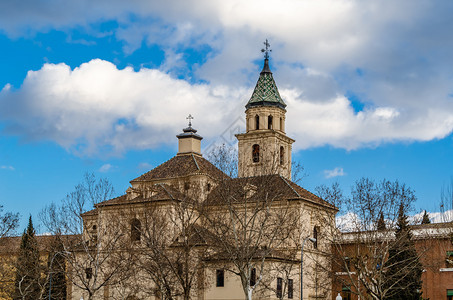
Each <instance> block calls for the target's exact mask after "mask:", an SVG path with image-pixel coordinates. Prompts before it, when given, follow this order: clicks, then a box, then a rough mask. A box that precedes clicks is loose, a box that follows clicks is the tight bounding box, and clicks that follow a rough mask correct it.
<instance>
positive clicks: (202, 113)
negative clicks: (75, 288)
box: [0, 0, 453, 227]
mask: <svg viewBox="0 0 453 300" xmlns="http://www.w3.org/2000/svg"><path fill="white" fill-rule="evenodd" d="M452 13H453V3H452V2H451V1H409V0H408V1H398V2H396V3H392V5H391V6H390V5H386V4H385V3H383V2H374V1H373V2H372V1H368V2H363V1H352V0H343V1H333V0H331V1H329V0H321V1H315V2H313V1H291V0H288V1H283V2H282V1H247V2H245V1H196V0H188V1H183V2H182V1H165V2H164V1H139V0H137V1H127V2H124V1H112V0H110V1H95V2H93V1H88V0H80V1H71V2H69V3H68V2H67V1H57V0H53V1H52V0H51V1H35V0H33V1H32V0H22V1H13V0H5V1H1V3H0V204H1V205H3V206H4V208H5V210H8V211H14V212H20V214H21V216H22V223H21V224H22V227H23V226H25V222H26V219H27V217H28V215H29V214H32V215H33V217H34V218H37V214H38V212H39V211H40V210H41V209H42V208H43V207H44V205H46V204H49V203H51V202H55V201H59V200H60V199H62V198H63V197H64V196H65V194H66V193H68V192H70V191H71V190H72V189H73V187H74V185H76V184H77V183H78V182H80V181H81V179H82V176H83V174H84V173H85V172H94V173H96V174H97V175H98V176H102V177H107V178H108V179H110V180H111V181H112V182H113V184H114V186H115V189H116V193H117V194H118V195H119V194H121V193H123V192H124V191H125V190H126V189H127V187H128V182H129V180H131V179H133V178H135V177H137V176H139V175H140V174H142V173H144V172H146V171H148V170H149V169H151V168H153V167H155V166H157V165H159V164H160V163H162V162H164V161H165V160H167V159H169V158H171V157H172V156H173V155H175V153H176V151H177V140H176V137H175V135H176V134H178V133H180V131H181V129H182V128H183V127H185V126H186V119H185V118H186V116H187V115H188V114H189V113H191V114H192V115H194V116H195V119H194V121H193V124H194V126H195V127H196V128H197V129H198V130H199V133H200V134H201V135H202V136H203V137H204V140H203V149H206V148H209V145H211V144H212V143H215V142H218V141H224V139H225V138H226V141H227V142H229V143H233V142H234V140H232V139H231V138H230V134H229V132H230V131H236V130H237V128H238V127H239V128H243V117H244V105H245V104H246V102H247V100H248V98H249V97H250V95H251V92H252V90H253V87H254V85H255V83H256V80H257V78H258V75H259V71H260V70H261V67H262V54H261V52H260V49H261V48H262V46H263V44H262V42H263V41H264V40H265V39H266V38H267V39H269V41H270V43H271V48H272V50H273V51H272V53H271V69H272V71H273V73H274V78H275V80H276V82H277V85H278V87H279V89H280V93H281V95H282V97H283V98H284V100H285V101H286V103H287V105H288V106H287V110H288V113H287V125H286V126H287V133H288V135H289V136H291V137H293V138H295V139H296V143H295V144H294V145H293V157H294V159H297V160H299V161H300V162H301V163H302V165H304V167H305V171H306V174H307V176H306V177H305V178H304V179H303V180H302V182H301V185H302V186H303V187H305V188H307V189H309V190H314V188H315V187H316V186H317V185H320V184H330V183H332V182H334V181H338V182H339V183H340V184H341V185H342V186H343V187H344V189H345V190H349V188H350V186H351V185H352V184H353V183H354V181H355V180H357V179H359V178H360V177H362V176H368V177H371V178H375V179H382V178H387V179H391V180H395V179H398V180H399V181H401V182H404V183H406V184H407V185H409V186H410V187H412V188H413V189H414V190H415V191H416V193H417V196H418V201H417V203H416V207H415V212H418V211H420V210H422V209H427V210H429V211H432V212H435V211H438V210H439V208H438V206H439V195H440V190H441V188H442V186H443V185H444V184H446V183H447V182H449V180H450V177H451V176H452V175H453V171H452V170H453V159H452V158H451V153H452V149H453V148H452V146H453V139H452V137H453V136H452V130H453V56H452V55H451V53H453V39H452V38H451V32H452V29H453V19H452V18H451V15H452ZM241 126H242V127H241Z"/></svg>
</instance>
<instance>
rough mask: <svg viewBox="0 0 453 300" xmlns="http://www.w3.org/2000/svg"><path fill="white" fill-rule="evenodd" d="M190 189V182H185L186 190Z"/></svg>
mask: <svg viewBox="0 0 453 300" xmlns="http://www.w3.org/2000/svg"><path fill="white" fill-rule="evenodd" d="M189 188H190V183H189V182H184V190H185V191H187V190H188V189H189Z"/></svg>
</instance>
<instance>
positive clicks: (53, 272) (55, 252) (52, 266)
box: [45, 235, 66, 300]
mask: <svg viewBox="0 0 453 300" xmlns="http://www.w3.org/2000/svg"><path fill="white" fill-rule="evenodd" d="M50 249H51V251H49V256H48V259H47V268H48V275H49V276H47V278H48V281H47V282H46V291H45V296H46V299H49V298H48V295H49V287H51V294H50V295H51V297H50V299H52V300H63V299H66V277H65V272H66V264H65V258H64V255H63V251H64V248H63V244H62V241H61V239H60V237H59V236H58V235H57V236H55V239H54V240H53V241H52V244H51V245H50Z"/></svg>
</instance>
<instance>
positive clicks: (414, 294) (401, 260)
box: [385, 205, 423, 300]
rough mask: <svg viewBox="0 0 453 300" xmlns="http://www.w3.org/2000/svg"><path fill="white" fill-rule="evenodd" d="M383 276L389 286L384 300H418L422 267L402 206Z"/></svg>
mask: <svg viewBox="0 0 453 300" xmlns="http://www.w3.org/2000/svg"><path fill="white" fill-rule="evenodd" d="M385 265H386V271H385V276H386V277H387V280H386V283H387V285H389V286H388V287H389V292H388V295H386V297H385V298H386V299H395V300H399V299H407V300H411V299H414V300H415V299H416V300H418V299H420V296H421V288H422V281H421V275H422V271H423V267H422V265H421V264H420V262H419V259H418V255H417V252H416V250H415V245H414V242H413V241H412V233H411V230H410V227H409V223H408V221H407V216H406V214H405V211H404V207H403V205H400V208H399V212H398V221H397V224H396V231H395V242H394V243H393V244H392V245H391V246H390V249H389V258H388V260H387V262H386V264H385Z"/></svg>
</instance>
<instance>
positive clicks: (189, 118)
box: [186, 114, 193, 127]
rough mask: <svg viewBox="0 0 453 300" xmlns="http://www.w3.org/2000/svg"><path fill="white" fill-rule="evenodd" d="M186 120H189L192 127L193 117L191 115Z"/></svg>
mask: <svg viewBox="0 0 453 300" xmlns="http://www.w3.org/2000/svg"><path fill="white" fill-rule="evenodd" d="M186 119H187V120H189V127H192V120H193V117H192V115H191V114H189V116H188V117H187V118H186Z"/></svg>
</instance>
